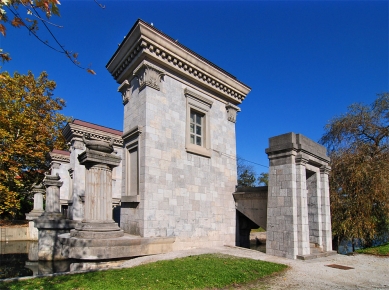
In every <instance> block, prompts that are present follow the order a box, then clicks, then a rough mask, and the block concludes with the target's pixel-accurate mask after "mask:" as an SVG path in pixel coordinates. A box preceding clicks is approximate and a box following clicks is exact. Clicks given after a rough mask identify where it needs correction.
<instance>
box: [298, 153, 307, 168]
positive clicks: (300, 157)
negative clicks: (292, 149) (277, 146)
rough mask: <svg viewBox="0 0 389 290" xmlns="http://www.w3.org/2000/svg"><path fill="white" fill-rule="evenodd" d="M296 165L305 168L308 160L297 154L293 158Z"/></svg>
mask: <svg viewBox="0 0 389 290" xmlns="http://www.w3.org/2000/svg"><path fill="white" fill-rule="evenodd" d="M295 161H296V164H297V165H302V166H305V164H307V163H308V161H309V159H308V158H306V157H304V156H303V155H302V154H298V155H297V156H296V158H295Z"/></svg>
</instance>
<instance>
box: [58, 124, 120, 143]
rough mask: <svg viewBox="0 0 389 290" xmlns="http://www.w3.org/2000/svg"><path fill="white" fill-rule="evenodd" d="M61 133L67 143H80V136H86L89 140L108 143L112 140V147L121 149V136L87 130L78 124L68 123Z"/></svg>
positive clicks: (96, 130)
mask: <svg viewBox="0 0 389 290" xmlns="http://www.w3.org/2000/svg"><path fill="white" fill-rule="evenodd" d="M62 133H63V135H64V137H65V139H66V141H68V142H71V141H73V140H78V141H80V140H82V136H84V135H88V136H89V137H90V139H91V140H100V141H106V142H109V141H110V140H111V138H112V139H113V141H114V143H113V144H114V146H119V147H123V140H122V136H120V135H117V134H113V133H108V132H104V131H101V130H98V129H94V128H88V127H86V126H83V125H80V124H74V123H68V124H67V125H66V127H65V128H64V130H63V131H62Z"/></svg>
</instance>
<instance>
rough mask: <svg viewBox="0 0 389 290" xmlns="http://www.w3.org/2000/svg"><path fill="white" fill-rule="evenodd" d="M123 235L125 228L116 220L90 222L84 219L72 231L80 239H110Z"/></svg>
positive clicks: (72, 234)
mask: <svg viewBox="0 0 389 290" xmlns="http://www.w3.org/2000/svg"><path fill="white" fill-rule="evenodd" d="M123 235H124V232H123V230H121V229H120V228H119V226H118V224H117V223H115V222H114V221H102V222H89V221H86V220H84V221H82V222H81V223H78V224H77V225H76V227H75V229H74V230H72V231H70V236H71V237H75V238H80V239H110V238H120V237H122V236H123Z"/></svg>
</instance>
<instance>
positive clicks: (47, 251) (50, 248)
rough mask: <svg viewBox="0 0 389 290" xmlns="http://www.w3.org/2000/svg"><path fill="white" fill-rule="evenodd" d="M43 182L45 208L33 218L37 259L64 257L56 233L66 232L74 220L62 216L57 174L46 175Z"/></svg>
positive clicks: (59, 184) (59, 183)
mask: <svg viewBox="0 0 389 290" xmlns="http://www.w3.org/2000/svg"><path fill="white" fill-rule="evenodd" d="M43 184H44V185H45V187H46V209H45V212H44V213H43V214H42V215H41V216H40V217H39V218H38V219H36V220H35V227H36V228H38V259H39V260H61V259H66V257H64V256H63V255H62V244H61V243H60V241H59V239H58V235H60V234H64V233H68V232H69V231H70V229H72V228H74V226H75V223H76V222H75V221H70V220H66V219H64V218H63V217H62V214H61V211H60V200H59V194H60V187H61V185H62V182H61V181H60V177H59V175H46V176H45V179H44V180H43Z"/></svg>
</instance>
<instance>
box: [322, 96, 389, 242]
mask: <svg viewBox="0 0 389 290" xmlns="http://www.w3.org/2000/svg"><path fill="white" fill-rule="evenodd" d="M325 130H326V132H325V134H324V136H323V137H322V139H321V143H322V144H323V145H326V146H327V148H328V150H329V154H330V157H331V168H332V170H331V173H330V199H331V216H332V230H333V233H334V234H335V235H336V236H338V237H339V239H343V238H345V239H351V240H354V238H358V239H362V240H364V241H365V243H366V244H367V245H369V244H371V243H372V241H374V240H375V239H377V238H379V237H382V236H383V235H385V234H387V233H388V232H389V93H384V94H380V95H378V98H377V99H376V100H375V101H374V102H373V103H372V104H371V105H370V106H368V105H365V104H359V103H357V104H352V105H351V106H350V107H349V109H348V112H347V113H346V114H343V115H341V116H338V117H336V118H334V119H332V120H331V121H330V122H329V123H328V124H327V125H326V127H325Z"/></svg>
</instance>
